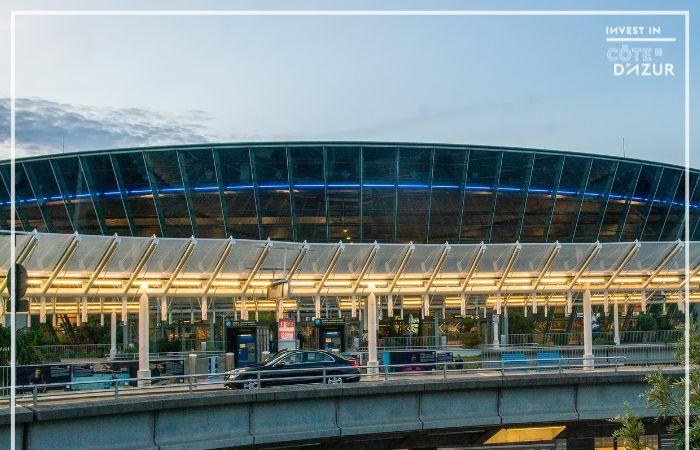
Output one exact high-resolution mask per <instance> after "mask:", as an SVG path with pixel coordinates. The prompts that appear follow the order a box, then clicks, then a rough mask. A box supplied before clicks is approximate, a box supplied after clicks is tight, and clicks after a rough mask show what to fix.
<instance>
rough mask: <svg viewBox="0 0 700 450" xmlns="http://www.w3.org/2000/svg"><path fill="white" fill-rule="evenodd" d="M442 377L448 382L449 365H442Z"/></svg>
mask: <svg viewBox="0 0 700 450" xmlns="http://www.w3.org/2000/svg"><path fill="white" fill-rule="evenodd" d="M442 377H443V378H444V379H445V380H446V379H447V363H444V364H443V365H442Z"/></svg>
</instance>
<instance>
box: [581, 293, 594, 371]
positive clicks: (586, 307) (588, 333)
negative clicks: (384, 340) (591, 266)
mask: <svg viewBox="0 0 700 450" xmlns="http://www.w3.org/2000/svg"><path fill="white" fill-rule="evenodd" d="M591 319H592V318H591V290H590V289H586V290H585V291H584V292H583V367H584V369H586V370H591V369H593V368H594V366H593V327H592V325H591Z"/></svg>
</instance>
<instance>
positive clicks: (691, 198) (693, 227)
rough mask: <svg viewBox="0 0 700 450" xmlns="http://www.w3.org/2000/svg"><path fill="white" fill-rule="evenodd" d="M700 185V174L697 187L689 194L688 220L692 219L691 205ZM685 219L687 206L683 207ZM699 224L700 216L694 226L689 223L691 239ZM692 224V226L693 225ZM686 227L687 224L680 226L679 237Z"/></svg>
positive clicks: (696, 183)
mask: <svg viewBox="0 0 700 450" xmlns="http://www.w3.org/2000/svg"><path fill="white" fill-rule="evenodd" d="M698 186H700V176H698V178H697V180H696V181H695V188H694V189H693V192H692V193H691V195H689V196H688V220H690V205H691V204H692V202H693V196H694V195H695V192H697V190H698ZM683 203H685V202H683ZM683 220H684V221H685V206H684V207H683ZM698 224H700V218H698V221H697V222H695V225H694V226H692V224H688V240H689V241H690V240H691V239H693V234H694V233H695V231H696V229H697V227H698ZM691 226H692V227H691ZM684 229H685V226H683V225H682V226H681V227H680V230H679V233H678V234H679V239H680V235H681V234H683V230H684Z"/></svg>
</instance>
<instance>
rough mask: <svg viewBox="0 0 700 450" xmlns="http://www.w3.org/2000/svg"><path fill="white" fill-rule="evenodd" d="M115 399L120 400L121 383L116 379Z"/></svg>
mask: <svg viewBox="0 0 700 450" xmlns="http://www.w3.org/2000/svg"><path fill="white" fill-rule="evenodd" d="M114 398H115V399H117V398H119V382H118V381H117V379H116V378H115V379H114Z"/></svg>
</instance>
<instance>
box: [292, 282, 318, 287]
mask: <svg viewBox="0 0 700 450" xmlns="http://www.w3.org/2000/svg"><path fill="white" fill-rule="evenodd" d="M315 284H316V283H314V282H313V281H292V282H291V285H292V286H298V287H314V285H315Z"/></svg>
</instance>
